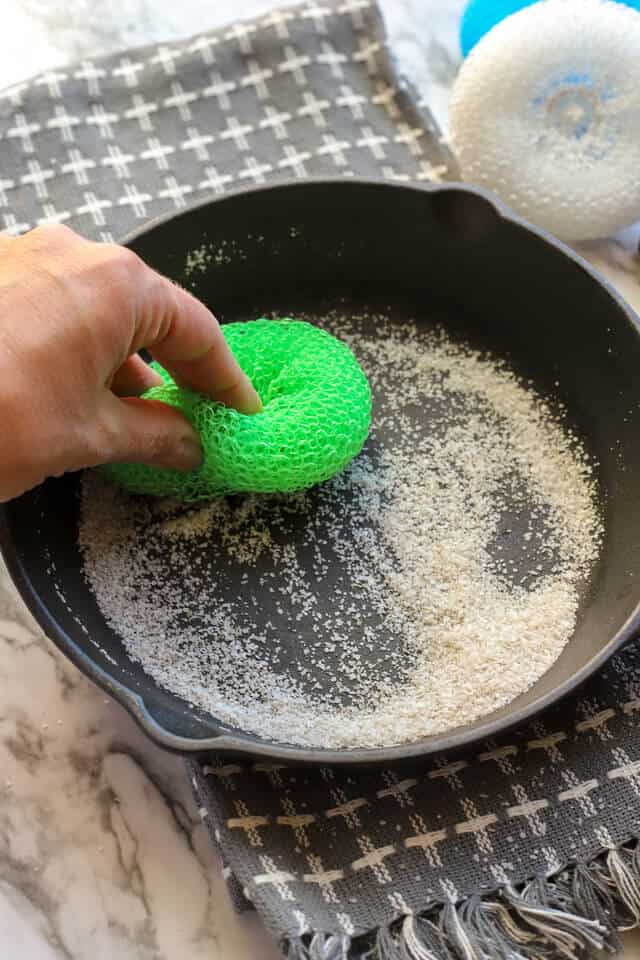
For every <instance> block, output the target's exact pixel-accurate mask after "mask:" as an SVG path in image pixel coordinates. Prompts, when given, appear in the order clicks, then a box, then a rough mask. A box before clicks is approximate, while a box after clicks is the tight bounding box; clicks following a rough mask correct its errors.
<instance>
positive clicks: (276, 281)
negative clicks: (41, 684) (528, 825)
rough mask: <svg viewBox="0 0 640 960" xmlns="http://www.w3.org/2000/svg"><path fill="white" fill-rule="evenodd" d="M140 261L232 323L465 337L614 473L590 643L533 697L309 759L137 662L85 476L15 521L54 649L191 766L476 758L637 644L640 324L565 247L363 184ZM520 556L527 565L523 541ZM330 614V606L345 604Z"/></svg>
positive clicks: (214, 219) (446, 203)
mask: <svg viewBox="0 0 640 960" xmlns="http://www.w3.org/2000/svg"><path fill="white" fill-rule="evenodd" d="M202 243H206V244H208V245H209V249H213V250H216V249H219V250H222V251H224V255H221V256H218V257H214V258H213V260H212V262H211V264H210V265H209V267H208V269H207V271H206V272H205V273H196V274H195V275H192V276H187V275H186V273H185V264H186V261H187V256H188V254H189V253H190V252H192V251H193V250H194V249H195V248H198V247H199V246H200V245H201V244H202ZM128 244H129V245H130V246H131V247H132V248H133V249H134V250H135V251H136V252H137V253H139V254H140V255H141V256H142V257H143V258H144V259H145V260H146V261H147V262H148V263H150V264H151V265H152V266H153V267H155V268H156V269H158V270H159V271H161V272H162V273H164V274H167V275H168V276H170V277H172V278H173V279H175V280H176V281H178V282H179V283H182V284H183V285H185V286H187V287H191V288H192V289H193V288H194V280H195V289H194V292H195V293H196V294H197V295H198V296H199V297H201V298H202V299H203V300H204V301H205V302H207V303H208V304H210V305H211V307H212V308H213V309H214V310H215V312H216V314H217V316H218V317H219V319H220V320H221V321H223V322H231V321H234V320H238V319H251V318H254V317H256V316H258V315H261V314H265V313H270V312H272V313H275V314H277V315H281V316H284V315H293V316H295V315H296V314H299V313H301V312H302V313H304V314H305V316H306V317H311V318H314V317H315V318H317V319H318V320H321V317H322V315H323V313H324V312H325V311H326V310H327V309H328V308H329V307H331V306H336V305H337V304H342V305H343V309H350V310H352V311H353V312H354V313H356V314H359V315H373V314H375V313H376V312H377V311H380V310H381V309H383V310H384V312H385V313H386V314H387V315H388V316H389V317H390V318H391V320H392V322H394V323H397V324H399V325H402V324H403V323H405V322H406V321H407V319H416V320H417V321H418V322H432V321H433V319H434V317H435V318H436V319H437V320H438V321H439V322H442V323H444V324H445V326H447V327H448V328H450V329H451V331H452V333H454V334H455V335H462V336H464V337H465V338H467V339H469V340H470V341H471V342H473V343H475V344H478V345H482V346H483V347H487V348H489V349H491V350H492V351H493V352H494V353H496V354H498V355H499V356H503V357H505V358H508V359H509V361H510V362H511V363H512V364H513V366H514V367H515V368H516V369H517V370H518V371H519V373H521V374H522V375H523V376H526V377H529V378H531V380H532V381H533V382H534V384H535V386H536V387H537V388H538V389H539V390H540V391H542V392H543V393H545V394H547V395H548V396H550V397H551V398H553V399H554V400H555V401H557V402H558V403H562V404H564V405H565V406H566V408H567V411H568V416H569V419H570V421H571V423H572V425H573V426H574V427H575V429H577V430H578V431H579V433H580V434H581V435H582V437H583V438H584V440H585V443H586V445H587V447H588V449H589V450H590V452H591V453H592V454H593V456H594V457H595V458H596V459H597V461H598V462H599V483H600V486H601V490H602V508H603V515H604V522H605V528H606V536H605V542H604V547H603V551H602V557H601V561H600V563H599V564H598V565H597V567H596V568H595V569H594V571H593V575H592V577H591V581H590V583H589V585H588V589H587V590H586V593H585V596H584V599H583V602H582V606H581V610H580V613H579V617H578V623H577V626H576V629H575V633H574V635H573V637H572V639H571V640H570V642H569V643H568V645H567V646H566V648H565V650H564V652H563V653H562V655H561V656H560V658H559V659H558V660H557V662H556V663H555V664H554V665H553V667H552V668H551V669H550V670H549V671H548V672H547V673H546V674H545V675H544V676H543V677H542V678H541V679H540V680H539V681H538V682H537V683H536V684H535V686H534V687H532V688H531V689H530V690H528V691H527V692H526V693H524V694H522V695H521V696H519V697H518V698H517V699H516V700H514V701H513V702H512V703H511V704H509V705H508V706H506V707H504V708H503V709H500V710H498V711H496V712H495V713H493V714H491V715H490V716H485V717H483V718H481V719H480V720H478V721H477V722H475V723H473V724H469V725H467V726H464V727H460V728H458V729H455V730H453V731H450V732H448V733H446V734H445V735H441V736H433V737H429V738H427V739H424V740H421V741H420V742H417V743H408V744H402V745H399V746H395V747H391V748H385V749H372V750H352V751H335V750H308V749H303V748H299V747H296V746H291V745H288V744H283V743H273V742H269V741H268V740H265V739H261V738H260V737H258V736H255V735H253V734H249V733H246V732H243V731H242V730H235V729H229V728H227V727H225V726H224V725H223V724H221V723H220V722H219V721H218V720H217V719H216V718H215V717H213V716H210V715H207V714H204V713H202V712H201V711H198V710H196V709H193V708H191V707H190V706H189V705H188V704H187V703H186V702H184V701H183V700H181V699H179V698H178V697H176V696H175V695H173V694H172V693H170V692H168V691H167V690H164V689H161V688H159V687H158V686H157V685H156V684H155V683H154V681H153V680H152V679H151V678H150V677H149V676H147V675H146V674H145V673H144V672H143V670H142V669H141V667H140V666H139V665H138V664H136V663H133V662H132V661H131V660H130V659H129V657H128V656H127V654H126V652H125V650H124V647H123V645H122V642H121V640H120V639H119V637H118V636H117V635H116V634H115V633H114V632H113V631H112V630H111V629H110V628H109V627H108V626H107V625H106V624H105V622H104V620H103V618H102V616H101V614H100V611H99V609H98V607H97V605H96V602H95V600H94V598H93V596H92V594H91V592H90V590H89V588H88V587H87V585H86V583H85V581H84V579H83V576H82V572H81V565H80V557H79V552H78V547H77V544H76V535H77V515H78V498H77V493H78V477H77V476H65V477H63V478H61V479H56V480H51V481H48V482H47V483H45V484H44V485H43V486H42V487H41V488H39V489H37V490H34V491H32V492H30V493H27V494H25V495H24V496H22V497H20V498H18V499H17V500H15V501H13V502H11V503H9V504H7V505H5V506H4V507H3V508H2V510H1V511H0V542H1V544H2V549H3V553H4V556H5V559H6V562H7V564H8V567H9V570H10V573H11V575H12V577H13V579H14V582H15V583H16V585H17V587H18V590H19V591H20V593H21V594H22V596H23V598H24V599H25V601H26V603H27V605H28V607H29V608H30V610H31V612H32V613H33V614H34V615H35V617H36V619H37V620H38V621H39V623H40V624H41V626H42V628H43V629H44V631H45V633H46V634H47V635H48V636H49V637H50V638H51V639H52V640H53V641H54V642H55V643H56V644H57V645H58V647H59V648H60V649H61V650H62V651H63V652H64V653H65V654H66V655H67V656H68V657H69V658H70V659H71V660H72V661H73V662H74V663H75V664H76V665H77V666H78V667H79V668H80V669H81V670H82V671H83V672H84V673H86V674H87V675H88V676H89V677H90V678H91V679H93V680H94V681H95V682H96V683H97V684H98V685H99V686H101V687H102V688H103V689H104V690H106V691H107V692H108V693H110V694H112V695H113V696H114V697H115V698H116V699H117V700H119V701H120V702H121V703H122V704H123V705H124V706H125V707H126V708H127V709H128V710H129V711H130V712H131V713H132V714H133V715H134V716H135V717H136V719H137V720H138V722H139V723H140V725H141V726H142V727H143V728H144V729H145V730H146V731H147V733H148V734H149V735H150V736H151V737H152V738H153V739H154V740H156V741H157V742H158V743H160V744H162V745H163V746H165V747H168V748H171V749H174V750H180V751H201V752H206V751H226V752H239V753H248V754H253V755H261V756H267V757H273V758H279V759H283V760H287V761H290V762H294V763H295V762H309V761H322V762H323V763H365V762H367V763H370V762H380V763H385V764H388V763H391V762H393V761H397V760H401V759H403V758H409V757H415V756H419V755H422V754H428V753H433V752H435V751H441V750H451V749H453V748H457V747H461V746H465V745H469V744H471V743H472V742H474V741H476V740H478V739H481V738H485V737H487V736H491V735H495V734H497V733H499V732H501V731H503V730H505V729H506V728H507V727H510V726H512V725H514V724H516V723H519V722H521V721H522V720H524V719H526V718H528V717H531V716H532V715H534V714H535V713H537V712H538V711H540V710H542V709H543V708H545V707H546V706H548V705H549V704H551V703H553V702H554V701H557V700H558V699H559V698H560V697H562V696H564V695H565V694H566V693H568V692H569V691H571V690H573V689H574V688H575V687H576V686H577V685H579V684H580V683H582V681H584V680H585V679H586V678H587V677H588V676H589V675H590V674H592V673H593V672H594V671H595V670H597V668H598V667H599V666H600V665H601V664H602V663H604V661H605V660H606V659H607V658H608V657H609V656H610V655H611V654H612V653H613V652H614V651H615V650H617V649H619V648H620V647H621V646H622V644H624V643H625V642H626V641H628V640H629V639H631V638H632V637H633V636H634V634H635V633H637V631H638V628H639V626H640V607H639V606H638V599H639V597H640V590H639V587H638V582H637V581H638V575H639V574H640V510H638V508H637V495H638V492H640V376H639V375H638V371H639V370H640V329H639V327H638V322H637V319H636V318H635V316H634V315H633V313H632V312H631V311H630V310H629V308H628V307H627V306H626V305H625V304H624V303H623V302H622V301H621V300H620V299H619V298H618V297H617V296H616V295H615V293H614V292H613V291H612V290H611V289H609V288H608V287H607V285H606V284H605V283H604V282H603V281H602V279H600V278H599V277H598V276H597V275H596V274H595V273H594V272H593V271H592V270H591V269H590V268H589V267H588V266H587V265H586V264H585V263H583V262H582V261H581V260H579V258H577V257H576V256H574V255H573V254H572V253H571V252H570V251H569V250H568V249H567V248H566V247H564V246H562V245H561V244H559V243H557V242H556V241H554V240H553V239H551V238H550V237H548V236H545V235H544V234H542V233H541V232H540V231H537V230H535V229H532V228H530V227H528V226H527V225H525V224H524V223H522V222H520V221H519V220H517V219H516V218H515V217H514V216H512V215H511V214H510V213H509V212H508V211H507V210H505V209H504V208H502V207H501V206H500V205H499V204H498V203H497V202H496V201H495V200H493V199H492V198H490V197H489V196H487V195H485V194H483V193H482V192H480V191H477V190H472V189H469V188H466V187H461V186H451V185H447V186H434V187H427V188H417V187H410V186H404V185H402V186H400V185H390V184H385V183H373V182H361V181H356V180H344V181H337V180H336V181H324V182H307V183H304V184H302V183H292V184H282V185H278V186H269V187H264V188H259V189H252V190H248V191H246V192H243V193H238V194H234V195H231V196H228V197H225V198H222V199H219V200H216V201H213V202H209V203H206V204H204V205H202V206H200V207H196V208H194V209H191V210H187V211H185V212H183V213H179V214H176V215H175V216H169V217H166V218H164V219H162V220H160V221H158V222H155V223H152V224H150V225H147V226H145V227H143V228H142V229H140V230H139V231H137V232H136V233H135V234H134V235H132V236H131V237H130V238H129V239H128ZM371 322H374V321H371ZM143 548H144V546H143V545H142V544H141V549H143ZM510 549H512V550H513V551H518V550H520V551H522V544H521V543H518V542H517V534H516V537H515V539H514V542H512V543H511V545H510ZM52 560H53V561H54V562H55V567H56V571H57V573H56V577H52V575H51V574H50V572H49V571H50V564H51V561H52ZM526 562H527V563H531V564H533V563H535V562H536V560H535V557H530V558H528V559H526ZM322 601H323V602H325V603H327V604H330V603H331V597H330V596H326V597H323V598H322ZM80 624H82V625H83V626H84V629H82V626H81V625H80ZM93 641H98V643H97V644H96V643H95V642H93ZM291 655H292V656H295V649H292V650H291Z"/></svg>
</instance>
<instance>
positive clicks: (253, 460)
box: [100, 319, 371, 502]
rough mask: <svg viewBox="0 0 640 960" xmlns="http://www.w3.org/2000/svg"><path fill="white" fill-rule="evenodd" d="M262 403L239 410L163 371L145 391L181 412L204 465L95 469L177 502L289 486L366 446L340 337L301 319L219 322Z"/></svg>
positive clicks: (357, 375)
mask: <svg viewBox="0 0 640 960" xmlns="http://www.w3.org/2000/svg"><path fill="white" fill-rule="evenodd" d="M222 331H223V333H224V336H225V339H226V341H227V343H228V344H229V346H230V347H231V350H232V351H233V353H234V355H235V356H236V358H237V360H238V362H239V364H240V366H241V367H242V369H243V370H244V371H245V373H246V374H247V375H248V376H249V378H250V379H251V381H252V383H253V385H254V387H255V388H256V390H257V391H258V393H259V394H260V397H261V399H262V403H263V410H262V412H261V413H256V414H252V415H246V414H241V413H238V412H237V411H236V410H231V409H229V408H228V407H225V406H224V405H223V404H221V403H216V402H213V401H211V400H207V399H206V398H205V397H202V396H200V395H198V394H195V393H191V392H190V391H188V390H184V389H182V388H180V387H177V386H176V384H175V383H174V382H173V380H172V379H171V377H170V376H169V374H168V373H167V372H166V371H165V370H163V369H162V368H161V367H159V366H158V365H154V366H155V367H156V369H157V370H158V372H159V373H160V374H161V375H162V377H163V379H164V381H165V383H164V385H163V386H159V387H153V389H151V390H149V391H148V392H147V393H146V394H145V397H148V398H150V399H154V400H161V401H163V402H164V403H169V404H171V405H172V406H174V407H178V409H180V410H182V412H183V413H184V414H185V415H186V416H187V417H188V419H189V420H190V421H191V423H192V424H193V425H194V427H195V428H196V430H197V431H198V433H199V435H200V439H201V442H202V446H203V448H204V463H203V465H202V466H201V467H200V468H199V469H198V470H193V471H191V472H190V473H181V472H179V471H177V470H167V469H164V468H158V467H148V466H142V465H140V464H110V465H108V466H106V467H101V468H100V470H101V472H102V473H103V474H104V475H105V476H107V477H108V478H109V479H111V480H113V481H114V482H116V483H117V484H119V485H120V486H121V487H124V488H125V489H126V490H129V491H130V492H132V493H147V494H155V495H157V496H171V497H176V498H178V499H179V500H182V501H185V502H193V501H196V500H205V499H209V498H211V497H215V496H220V495H222V494H227V493H248V492H253V493H275V492H280V493H288V492H291V491H293V490H302V489H304V488H305V487H310V486H312V485H313V484H316V483H320V482H321V481H322V480H327V479H328V478H329V477H331V476H333V474H334V473H337V472H338V471H339V470H341V469H342V468H343V467H344V466H346V464H347V463H349V461H350V460H351V459H353V457H355V456H356V455H357V454H358V453H359V452H360V450H361V449H362V445H363V444H364V442H365V440H366V438H367V434H368V432H369V425H370V422H371V391H370V389H369V384H368V382H367V378H366V377H365V375H364V373H363V372H362V369H361V368H360V366H359V364H358V361H357V360H356V358H355V357H354V355H353V354H352V352H351V350H350V349H349V348H348V347H347V345H346V344H345V343H343V342H342V341H341V340H336V339H335V337H332V336H331V335H330V334H328V333H326V332H325V331H323V330H320V329H318V328H317V327H314V326H312V325H311V324H309V323H304V322H302V321H299V320H289V319H285V320H264V319H260V320H254V321H251V322H249V323H231V324H226V325H224V326H223V327H222Z"/></svg>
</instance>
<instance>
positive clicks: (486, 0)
mask: <svg viewBox="0 0 640 960" xmlns="http://www.w3.org/2000/svg"><path fill="white" fill-rule="evenodd" d="M535 2H536V0H470V3H469V4H468V5H467V8H466V10H465V11H464V14H463V15H462V21H461V23H460V46H461V48H462V55H463V56H464V57H466V56H467V54H468V53H470V51H471V50H473V48H474V47H475V45H476V43H478V41H479V40H481V39H482V38H483V37H484V35H485V33H488V32H489V30H491V28H492V27H495V25H496V24H497V23H500V21H501V20H504V18H505V17H508V16H510V15H511V14H512V13H516V12H517V11H518V10H522V8H523V7H530V6H531V5H532V3H535ZM546 2H548V0H546ZM620 2H621V3H624V5H625V6H627V7H633V8H634V9H635V10H639V11H640V0H620Z"/></svg>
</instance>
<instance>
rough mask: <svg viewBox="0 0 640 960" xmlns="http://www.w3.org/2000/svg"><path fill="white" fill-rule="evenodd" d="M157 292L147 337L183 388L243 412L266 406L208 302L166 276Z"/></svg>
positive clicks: (145, 325)
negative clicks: (206, 305)
mask: <svg viewBox="0 0 640 960" xmlns="http://www.w3.org/2000/svg"><path fill="white" fill-rule="evenodd" d="M158 279H159V281H160V283H159V285H158V288H157V290H156V291H154V296H153V303H152V305H151V306H152V310H151V315H149V314H148V315H147V323H144V322H143V324H142V326H143V328H146V331H145V332H146V334H147V335H146V336H145V332H143V333H142V337H143V339H144V343H142V344H140V346H144V347H146V348H147V349H148V350H149V352H150V353H151V354H152V356H153V357H154V358H155V359H156V360H157V361H158V363H160V364H162V366H163V367H164V368H165V369H166V370H168V371H169V373H170V374H171V375H172V376H173V378H174V380H175V382H176V383H177V384H178V385H179V386H181V387H187V388H189V389H190V390H194V391H195V392H196V393H202V394H205V396H208V397H211V399H213V400H219V401H221V402H222V403H224V404H225V405H226V406H228V407H234V408H235V409H236V410H239V411H240V413H258V412H259V411H260V410H261V409H262V403H261V400H260V397H259V396H258V394H257V392H256V390H255V389H254V387H253V385H252V383H251V381H250V380H249V378H248V377H247V375H246V374H245V373H244V371H243V370H242V368H241V367H240V365H239V364H238V361H237V360H236V359H235V357H234V356H233V354H232V352H231V350H230V349H229V346H228V345H227V341H226V340H225V338H224V336H223V334H222V330H221V329H220V324H219V323H218V321H217V320H216V318H215V317H214V315H213V314H212V313H211V311H210V310H208V309H207V307H205V305H204V304H203V303H201V302H200V301H199V300H197V299H196V298H195V297H193V296H192V295H191V294H190V293H187V291H186V290H182V289H181V288H180V287H177V286H176V285H175V284H173V283H171V281H170V280H167V279H166V278H165V277H158ZM149 321H151V322H149Z"/></svg>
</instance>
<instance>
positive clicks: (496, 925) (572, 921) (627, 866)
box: [282, 843, 640, 960]
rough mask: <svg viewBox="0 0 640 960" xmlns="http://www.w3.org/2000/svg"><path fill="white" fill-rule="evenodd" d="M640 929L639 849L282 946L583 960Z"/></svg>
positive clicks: (356, 959) (332, 959) (426, 958)
mask: <svg viewBox="0 0 640 960" xmlns="http://www.w3.org/2000/svg"><path fill="white" fill-rule="evenodd" d="M637 926H640V843H635V844H634V845H633V846H625V847H621V848H619V849H615V850H614V849H612V850H608V851H607V852H606V853H604V854H602V855H601V856H600V857H598V858H597V859H596V860H594V861H593V862H592V863H590V864H588V865H585V864H576V865H573V866H570V867H567V868H566V869H565V870H563V871H562V872H561V873H559V874H556V875H555V876H553V877H549V878H546V879H538V880H532V881H530V882H529V883H526V884H524V885H523V886H519V887H517V888H516V887H513V886H506V887H503V888H502V889H501V890H499V891H497V892H496V893H493V894H490V895H488V896H486V897H481V896H473V897H469V898H468V899H466V900H462V901H460V902H459V903H445V904H441V905H439V906H436V907H431V908H429V909H428V910H426V911H425V912H424V913H422V914H410V915H409V916H405V917H402V918H400V919H396V920H394V921H393V922H392V923H390V924H389V925H388V926H384V927H380V928H379V929H378V930H377V931H376V933H375V934H374V935H368V936H362V937H357V938H353V939H352V938H351V937H349V936H347V935H340V934H336V933H332V934H325V933H314V934H312V935H306V936H304V937H294V938H289V939H285V940H284V941H283V944H282V946H283V952H284V956H285V957H286V958H287V960H557V958H564V960H582V958H584V957H588V956H592V955H593V954H596V953H602V952H608V953H616V952H617V951H618V950H619V948H620V941H619V938H618V933H619V932H620V931H624V930H630V929H632V928H634V927H637Z"/></svg>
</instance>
